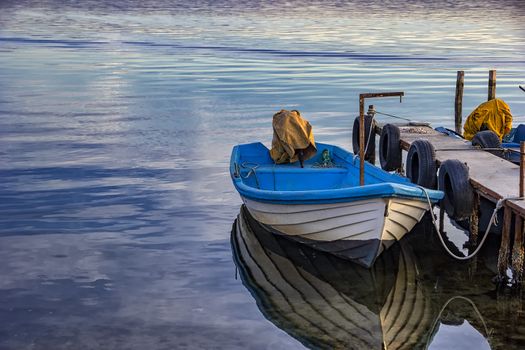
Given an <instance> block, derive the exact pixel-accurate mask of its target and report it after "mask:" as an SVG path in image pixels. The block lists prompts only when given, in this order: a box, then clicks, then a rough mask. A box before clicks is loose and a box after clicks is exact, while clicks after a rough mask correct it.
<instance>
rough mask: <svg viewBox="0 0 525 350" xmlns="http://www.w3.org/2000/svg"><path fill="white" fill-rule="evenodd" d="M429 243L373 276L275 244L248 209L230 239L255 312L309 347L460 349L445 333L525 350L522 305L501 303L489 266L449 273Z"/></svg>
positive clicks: (416, 242)
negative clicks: (438, 344)
mask: <svg viewBox="0 0 525 350" xmlns="http://www.w3.org/2000/svg"><path fill="white" fill-rule="evenodd" d="M420 231H422V229H421V230H420ZM431 237H433V236H431ZM431 237H429V236H428V235H426V234H425V232H417V233H416V232H414V234H411V235H410V236H409V237H407V238H408V239H405V240H403V241H401V243H400V244H399V245H396V246H394V247H392V248H393V249H392V248H391V249H390V251H387V252H386V253H383V254H382V256H380V258H379V259H378V261H377V262H376V264H375V265H374V267H373V268H372V269H370V270H367V269H364V268H362V267H360V266H358V265H356V264H353V263H351V262H348V261H344V260H341V259H339V258H336V257H334V256H332V255H330V254H324V253H321V252H318V251H315V250H312V249H310V248H308V247H305V246H303V245H300V244H297V243H295V242H292V241H289V240H287V239H286V238H283V237H280V236H278V235H274V234H272V233H270V232H268V231H266V230H265V229H264V228H263V227H262V226H260V225H259V224H258V223H257V221H255V220H254V219H253V218H252V217H251V216H250V215H249V213H248V212H247V210H245V208H244V207H243V208H241V212H240V214H239V217H238V219H237V220H236V222H235V224H234V227H233V230H232V237H231V239H232V248H233V255H234V259H235V263H236V265H237V267H238V268H239V271H240V274H241V277H242V280H243V283H244V285H245V286H246V287H247V288H248V289H249V291H250V292H251V294H252V295H253V296H254V298H255V299H256V301H257V305H258V306H259V309H260V310H261V311H262V312H263V314H264V315H265V316H266V318H267V319H268V320H270V321H271V322H273V323H274V324H275V325H277V326H278V327H279V328H281V329H283V330H284V331H286V332H287V333H288V334H290V335H291V336H293V337H294V338H296V339H298V340H299V341H300V342H302V343H303V344H304V345H306V346H308V347H314V348H350V349H351V348H355V349H420V348H427V347H429V346H430V345H431V344H432V343H433V342H434V341H436V342H438V341H441V342H443V340H442V338H443V337H440V335H439V333H440V332H441V331H443V333H444V335H447V336H448V337H449V338H448V339H446V340H445V343H446V344H448V345H453V344H454V343H460V342H461V341H460V340H464V339H457V338H456V339H454V338H450V336H456V334H457V333H456V332H451V328H450V327H462V328H461V332H462V333H463V336H464V337H468V338H469V341H471V345H472V344H477V345H476V346H478V347H479V346H481V345H485V348H492V349H498V348H502V349H503V348H505V349H509V348H513V347H515V348H520V347H521V346H523V345H525V326H524V327H522V326H520V323H521V322H523V315H522V313H521V299H520V298H517V297H512V298H507V299H510V300H502V299H504V298H498V296H497V294H496V292H495V286H494V285H493V284H492V283H491V277H492V276H494V273H495V272H494V271H493V270H491V269H489V268H488V267H487V264H485V262H487V261H488V260H481V258H480V259H478V260H477V261H475V262H473V263H470V264H457V263H455V262H454V263H452V262H451V261H450V260H449V259H448V258H447V257H446V256H445V255H444V254H443V253H442V252H441V250H440V248H439V247H438V246H437V245H432V244H431V241H432V239H431ZM415 247H417V248H415ZM494 262H495V260H494ZM443 325H446V327H444V326H443ZM445 328H446V329H445ZM445 332H446V334H445Z"/></svg>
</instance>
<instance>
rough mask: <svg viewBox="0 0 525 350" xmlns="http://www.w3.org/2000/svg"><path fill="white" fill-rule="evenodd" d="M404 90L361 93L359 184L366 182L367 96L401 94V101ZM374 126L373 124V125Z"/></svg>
mask: <svg viewBox="0 0 525 350" xmlns="http://www.w3.org/2000/svg"><path fill="white" fill-rule="evenodd" d="M404 95H405V93H404V92H402V91H401V92H377V93H368V94H359V185H360V186H363V185H364V184H365V98H375V97H393V96H399V102H401V98H402V97H403V96H404ZM371 127H372V126H371Z"/></svg>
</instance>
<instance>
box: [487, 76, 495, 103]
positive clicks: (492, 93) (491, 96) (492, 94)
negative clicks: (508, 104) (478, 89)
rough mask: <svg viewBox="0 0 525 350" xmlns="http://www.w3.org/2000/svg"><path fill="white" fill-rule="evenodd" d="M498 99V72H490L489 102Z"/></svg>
mask: <svg viewBox="0 0 525 350" xmlns="http://www.w3.org/2000/svg"><path fill="white" fill-rule="evenodd" d="M495 98H496V71H495V70H490V71H489V95H488V99H487V101H490V100H493V99H495Z"/></svg>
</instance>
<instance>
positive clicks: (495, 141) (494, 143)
mask: <svg viewBox="0 0 525 350" xmlns="http://www.w3.org/2000/svg"><path fill="white" fill-rule="evenodd" d="M472 146H479V147H481V148H500V147H501V141H500V139H499V137H498V135H496V133H495V132H494V131H492V130H483V131H480V132H478V133H477V134H476V135H474V137H473V138H472ZM489 152H490V153H492V154H494V155H496V156H498V157H501V156H503V152H502V151H489Z"/></svg>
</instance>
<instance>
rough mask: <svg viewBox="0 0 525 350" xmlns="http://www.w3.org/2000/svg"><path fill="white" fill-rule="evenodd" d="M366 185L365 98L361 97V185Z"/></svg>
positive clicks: (361, 95)
mask: <svg viewBox="0 0 525 350" xmlns="http://www.w3.org/2000/svg"><path fill="white" fill-rule="evenodd" d="M364 184H365V96H364V95H363V94H360V95H359V185H360V186H363V185H364Z"/></svg>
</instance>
